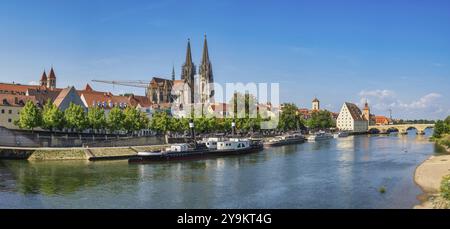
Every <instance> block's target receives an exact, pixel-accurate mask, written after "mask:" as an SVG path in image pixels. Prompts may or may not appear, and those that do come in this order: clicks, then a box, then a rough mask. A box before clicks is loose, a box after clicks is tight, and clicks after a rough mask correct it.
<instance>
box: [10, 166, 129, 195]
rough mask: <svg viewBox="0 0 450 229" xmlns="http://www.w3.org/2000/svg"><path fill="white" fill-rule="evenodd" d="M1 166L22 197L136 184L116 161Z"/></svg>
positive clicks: (62, 193)
mask: <svg viewBox="0 0 450 229" xmlns="http://www.w3.org/2000/svg"><path fill="white" fill-rule="evenodd" d="M2 167H3V169H2V170H3V171H8V174H10V176H12V177H14V180H15V189H16V190H17V191H18V192H21V193H24V194H44V195H65V194H70V193H73V192H76V191H78V190H81V189H86V188H89V187H93V186H97V185H102V184H107V183H110V182H114V181H115V180H119V179H127V182H130V183H136V182H137V173H136V172H135V171H133V170H130V169H129V168H128V167H126V166H123V162H117V161H115V162H114V161H113V162H96V163H90V162H87V161H57V162H56V161H54V162H27V161H7V162H3V166H2ZM2 174H4V173H3V172H2ZM2 183H3V182H2ZM112 191H117V192H120V191H121V190H120V188H119V190H112Z"/></svg>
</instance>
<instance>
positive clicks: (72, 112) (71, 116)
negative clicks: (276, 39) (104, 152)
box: [64, 103, 88, 132]
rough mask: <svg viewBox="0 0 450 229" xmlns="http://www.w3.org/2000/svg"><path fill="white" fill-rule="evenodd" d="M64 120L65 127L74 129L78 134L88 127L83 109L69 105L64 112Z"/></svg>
mask: <svg viewBox="0 0 450 229" xmlns="http://www.w3.org/2000/svg"><path fill="white" fill-rule="evenodd" d="M64 119H65V120H66V122H65V124H66V127H67V128H69V129H72V130H73V129H75V130H77V131H78V132H81V131H83V130H84V129H86V127H87V126H88V121H87V118H86V114H85V113H84V109H83V107H81V106H80V105H76V104H73V103H70V105H69V107H68V108H67V109H66V110H65V111H64Z"/></svg>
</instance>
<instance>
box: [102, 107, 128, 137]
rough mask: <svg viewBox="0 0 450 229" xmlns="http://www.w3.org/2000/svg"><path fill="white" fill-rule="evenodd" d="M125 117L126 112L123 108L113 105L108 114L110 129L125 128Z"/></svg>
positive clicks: (113, 130) (112, 130)
mask: <svg viewBox="0 0 450 229" xmlns="http://www.w3.org/2000/svg"><path fill="white" fill-rule="evenodd" d="M123 119H124V114H123V112H122V110H121V109H120V108H118V107H113V108H112V109H111V110H110V111H109V114H108V117H107V119H106V122H107V126H108V130H109V131H111V132H116V131H118V130H122V129H123Z"/></svg>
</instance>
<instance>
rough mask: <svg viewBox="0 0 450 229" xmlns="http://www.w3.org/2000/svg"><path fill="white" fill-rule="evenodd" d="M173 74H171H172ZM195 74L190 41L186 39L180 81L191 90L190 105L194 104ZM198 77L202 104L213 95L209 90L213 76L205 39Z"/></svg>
mask: <svg viewBox="0 0 450 229" xmlns="http://www.w3.org/2000/svg"><path fill="white" fill-rule="evenodd" d="M172 74H173V73H172ZM195 74H196V67H195V64H194V62H193V61H192V53H191V41H190V39H188V44H187V49H186V60H185V62H184V64H183V67H182V69H181V79H182V80H183V81H184V82H185V83H187V85H188V86H189V88H190V90H191V103H193V102H194V94H195V93H194V90H195V89H194V85H195V82H194V77H195ZM199 75H200V87H199V89H200V92H199V93H198V94H199V95H200V99H201V101H202V103H203V102H206V101H210V99H211V98H212V96H213V95H214V90H211V89H210V88H209V86H210V84H211V83H213V82H214V78H213V74H212V65H211V62H210V60H209V51H208V41H207V39H206V35H205V40H204V43H203V54H202V60H201V65H200V67H199Z"/></svg>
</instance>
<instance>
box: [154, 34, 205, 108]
mask: <svg viewBox="0 0 450 229" xmlns="http://www.w3.org/2000/svg"><path fill="white" fill-rule="evenodd" d="M197 72H198V77H197V78H196V75H197ZM212 83H214V77H213V72H212V64H211V61H210V59H209V51H208V41H207V39H206V35H205V38H204V42H203V53H202V59H201V64H200V66H199V68H198V71H197V67H196V66H195V64H194V62H193V59H192V51H191V41H190V39H188V43H187V49H186V59H185V62H184V63H183V65H182V68H181V79H180V80H176V79H175V69H174V68H172V79H163V78H156V77H155V78H153V79H152V81H151V83H150V84H149V87H148V89H147V97H148V98H149V99H150V101H151V102H152V103H153V104H159V105H162V104H170V103H172V102H174V101H175V100H176V101H177V102H178V103H180V104H194V103H201V104H205V103H212V102H213V100H214V99H213V98H214V88H212V85H211V84H212ZM177 86H178V87H177ZM173 87H176V94H175V95H173V94H172V93H171V92H172V88H173Z"/></svg>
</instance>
